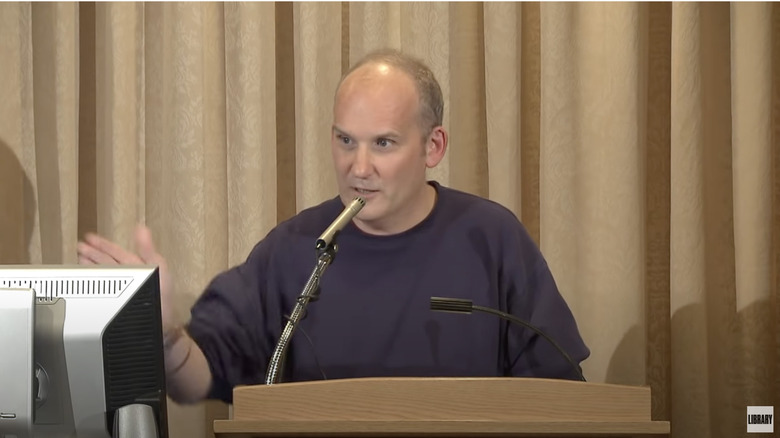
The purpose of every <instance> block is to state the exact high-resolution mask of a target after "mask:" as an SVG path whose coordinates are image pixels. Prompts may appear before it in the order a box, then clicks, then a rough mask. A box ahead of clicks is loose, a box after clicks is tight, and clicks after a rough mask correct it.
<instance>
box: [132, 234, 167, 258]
mask: <svg viewBox="0 0 780 438" xmlns="http://www.w3.org/2000/svg"><path fill="white" fill-rule="evenodd" d="M135 250H136V251H137V252H138V255H139V257H140V258H141V260H142V261H143V262H144V263H147V264H160V262H161V259H162V256H160V254H159V253H158V252H157V249H155V247H154V239H153V238H152V231H151V230H150V229H149V228H148V227H147V226H145V225H139V226H138V227H137V228H136V229H135Z"/></svg>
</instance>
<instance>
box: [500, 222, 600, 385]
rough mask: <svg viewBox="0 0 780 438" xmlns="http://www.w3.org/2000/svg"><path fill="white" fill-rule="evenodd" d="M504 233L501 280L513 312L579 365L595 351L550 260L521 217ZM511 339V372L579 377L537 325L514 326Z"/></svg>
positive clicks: (509, 353) (553, 376)
mask: <svg viewBox="0 0 780 438" xmlns="http://www.w3.org/2000/svg"><path fill="white" fill-rule="evenodd" d="M505 234H506V238H505V239H504V243H505V246H504V248H503V254H504V255H503V264H502V267H501V270H502V275H501V277H502V281H501V283H502V288H503V289H504V290H503V293H505V294H506V303H507V309H508V311H509V313H511V314H513V315H514V316H517V317H519V318H520V319H522V320H524V321H525V322H527V323H529V324H531V325H533V326H535V327H537V328H538V329H539V330H540V331H542V332H543V333H545V334H546V335H547V336H549V337H550V338H551V339H553V340H554V341H555V342H557V343H558V344H559V345H560V346H561V348H562V349H563V350H564V351H565V352H566V353H567V354H568V355H569V356H570V357H571V358H572V360H573V361H574V363H575V364H576V366H578V367H579V366H580V362H582V361H584V360H585V359H587V357H588V356H589V355H590V350H589V349H588V347H587V346H586V345H585V342H584V341H583V339H582V336H581V335H580V332H579V329H578V327H577V322H576V321H575V319H574V315H573V314H572V312H571V310H570V308H569V306H568V304H567V303H566V301H565V300H564V299H563V296H561V293H560V292H559V290H558V287H557V285H556V283H555V280H554V279H553V275H552V272H551V271H550V269H549V267H548V266H547V262H546V261H545V259H544V257H543V256H542V254H541V252H540V250H539V248H538V247H537V246H536V243H535V242H534V241H533V240H532V239H531V237H530V236H529V235H528V233H527V232H526V230H525V228H524V227H523V226H522V224H520V223H519V222H517V225H516V226H514V227H511V228H510V229H509V230H508V231H507V232H506V233H505ZM506 342H507V352H508V355H507V356H508V357H507V360H508V374H510V375H514V376H525V377H542V378H560V379H572V380H578V379H579V377H578V375H577V372H576V371H575V370H574V368H573V366H572V365H571V364H570V363H569V362H568V361H567V360H566V359H565V357H564V356H563V355H562V354H561V353H560V352H559V351H558V350H557V349H556V348H555V347H554V346H553V345H552V344H551V343H550V342H549V341H548V340H546V339H544V338H543V337H541V336H539V335H538V334H536V333H534V332H533V331H532V330H529V329H527V328H523V327H520V326H518V325H510V326H508V327H507V337H506Z"/></svg>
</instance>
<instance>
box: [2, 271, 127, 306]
mask: <svg viewBox="0 0 780 438" xmlns="http://www.w3.org/2000/svg"><path fill="white" fill-rule="evenodd" d="M131 282H132V279H131V278H130V277H116V278H99V279H94V278H90V279H79V278H50V279H41V278H3V279H0V287H11V288H30V289H32V290H34V291H35V297H36V298H37V300H38V301H39V302H40V301H51V300H54V299H55V298H63V297H69V298H71V297H72V298H77V297H86V296H89V297H100V296H104V297H116V296H118V295H120V294H121V293H122V291H124V290H125V288H127V286H128V285H129V284H130V283H131Z"/></svg>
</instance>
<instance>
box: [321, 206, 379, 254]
mask: <svg viewBox="0 0 780 438" xmlns="http://www.w3.org/2000/svg"><path fill="white" fill-rule="evenodd" d="M364 205H366V201H365V199H363V198H361V197H360V196H357V197H355V199H353V200H352V202H351V203H350V204H349V205H348V206H347V207H346V208H344V211H342V212H341V214H340V215H339V217H337V218H336V220H335V221H333V223H332V224H330V226H329V227H328V228H327V229H326V230H325V232H323V233H322V235H320V238H319V239H317V244H316V245H315V248H316V249H325V248H327V247H328V246H330V245H331V244H333V242H334V241H335V240H336V236H337V235H338V233H339V232H340V231H341V230H342V229H343V228H344V227H346V226H347V224H348V223H349V222H350V221H351V220H352V218H353V217H355V215H357V214H358V212H359V211H360V209H362V208H363V206H364Z"/></svg>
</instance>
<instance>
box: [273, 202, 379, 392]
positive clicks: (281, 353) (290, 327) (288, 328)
mask: <svg viewBox="0 0 780 438" xmlns="http://www.w3.org/2000/svg"><path fill="white" fill-rule="evenodd" d="M365 205H366V201H365V199H363V198H361V197H360V196H357V197H355V199H353V200H352V202H350V203H349V205H347V206H346V207H345V208H344V210H343V211H342V212H341V214H339V215H338V217H336V219H335V220H334V221H333V223H331V224H330V226H329V227H328V228H327V229H326V230H325V231H324V232H323V233H322V234H321V235H320V237H319V238H318V239H317V241H316V242H315V244H314V248H315V250H316V251H317V265H316V266H314V270H313V271H312V273H311V275H310V276H309V280H308V281H307V282H306V285H305V286H304V287H303V292H301V294H300V295H298V298H297V299H296V300H295V307H293V311H292V313H290V317H289V318H287V324H285V326H284V329H283V330H282V334H281V336H280V337H279V341H278V342H277V343H276V348H275V349H274V352H273V354H272V355H271V360H270V361H269V362H268V369H267V370H266V373H265V384H266V385H273V384H275V383H279V382H280V381H281V380H282V371H283V370H284V359H285V357H286V354H287V346H288V345H289V344H290V339H292V335H293V333H294V332H295V329H296V328H297V327H298V323H300V322H301V320H302V319H303V316H304V315H305V314H306V306H307V305H308V304H309V302H310V301H312V300H313V299H316V297H317V290H318V289H319V287H320V278H321V277H322V274H323V273H324V272H325V269H326V268H327V267H328V266H329V265H330V264H331V263H332V262H333V259H335V258H336V251H338V245H337V244H336V240H337V238H338V235H339V233H340V232H341V230H342V229H344V227H346V226H347V224H349V223H350V222H351V221H352V219H353V218H354V217H355V215H357V214H358V212H360V210H361V209H362V208H363V207H364V206H365Z"/></svg>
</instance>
